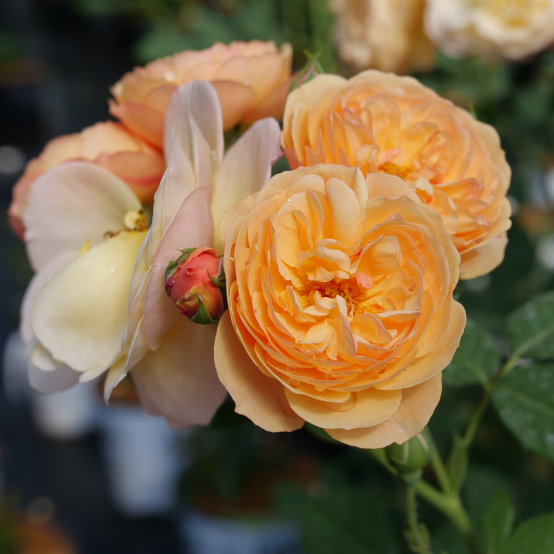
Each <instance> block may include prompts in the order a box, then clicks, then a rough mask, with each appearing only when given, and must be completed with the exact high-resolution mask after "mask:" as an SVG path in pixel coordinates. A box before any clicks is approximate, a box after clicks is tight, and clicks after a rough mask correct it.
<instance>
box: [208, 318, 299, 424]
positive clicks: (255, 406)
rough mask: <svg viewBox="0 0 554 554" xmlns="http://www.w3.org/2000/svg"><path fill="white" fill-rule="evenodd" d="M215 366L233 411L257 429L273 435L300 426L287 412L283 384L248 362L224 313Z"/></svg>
mask: <svg viewBox="0 0 554 554" xmlns="http://www.w3.org/2000/svg"><path fill="white" fill-rule="evenodd" d="M215 366H216V369H217V374H218V375H219V379H220V380H221V382H222V383H223V386H224V387H225V388H226V389H227V391H228V392H229V394H230V395H231V397H232V398H233V400H234V401H235V404H236V407H235V411H236V412H237V413H239V414H242V415H245V416H246V417H247V418H249V419H250V420H251V421H252V422H253V423H255V424H256V425H257V426H258V427H261V428H262V429H265V430H266V431H270V432H272V433H277V432H280V431H295V430H296V429H300V428H301V427H302V425H304V420H303V419H302V418H300V417H298V416H297V415H296V414H295V413H294V412H293V411H292V410H291V408H290V406H289V404H288V402H287V400H286V398H285V393H284V387H283V385H282V384H281V383H279V382H278V381H277V380H276V379H271V378H270V377H266V376H265V375H264V374H263V373H262V372H261V371H260V370H259V369H258V367H257V366H256V365H255V364H254V363H253V362H252V360H251V359H250V357H249V356H248V354H247V352H246V350H245V349H244V346H243V345H242V344H241V343H240V341H239V339H238V337H237V335H236V333H235V330H234V328H233V324H232V323H231V316H230V314H229V312H228V311H227V312H225V313H224V314H223V317H222V318H221V320H220V321H219V325H218V326H217V336H216V339H215ZM285 410H286V411H285Z"/></svg>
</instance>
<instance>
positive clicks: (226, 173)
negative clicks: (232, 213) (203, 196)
mask: <svg viewBox="0 0 554 554" xmlns="http://www.w3.org/2000/svg"><path fill="white" fill-rule="evenodd" d="M280 134H281V132H280V129H279V124H278V123H277V121H276V120H275V119H273V118H270V117H268V118H266V119H262V120H260V121H257V122H256V123H254V125H252V127H250V129H249V130H248V131H247V132H246V133H244V135H243V136H242V137H241V138H240V139H239V140H238V141H237V142H236V143H235V144H234V145H233V146H232V147H231V149H230V150H229V151H228V152H227V154H226V155H225V158H224V159H223V163H222V164H221V167H220V170H219V172H218V174H217V177H216V179H215V184H214V194H213V197H212V214H213V218H214V226H215V229H216V234H215V238H216V241H215V242H216V251H218V252H219V253H222V252H223V243H222V242H221V241H220V239H219V237H218V235H219V233H218V232H217V229H218V227H219V223H220V221H221V218H222V217H223V214H225V212H226V211H227V210H228V209H229V208H231V207H232V206H234V205H236V204H239V203H240V202H242V201H243V200H244V199H245V198H246V197H247V196H249V195H250V194H252V193H254V192H258V191H259V190H260V189H261V188H262V187H263V186H264V185H265V184H266V183H267V181H269V178H270V177H271V164H272V162H274V161H275V160H276V159H277V158H278V157H279V156H280V155H281V154H282V153H281V148H280V146H279V139H280Z"/></svg>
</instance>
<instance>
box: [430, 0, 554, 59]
mask: <svg viewBox="0 0 554 554" xmlns="http://www.w3.org/2000/svg"><path fill="white" fill-rule="evenodd" d="M425 29H426V31H427V34H428V35H429V37H430V38H431V39H432V40H433V42H435V44H437V45H438V46H440V47H441V48H442V49H443V50H444V51H445V52H447V53H448V54H451V55H453V56H463V55H471V54H473V55H480V56H483V57H486V58H492V59H510V60H520V59H522V58H524V57H526V56H529V55H531V54H535V53H536V52H539V51H540V50H543V49H544V48H546V47H548V46H549V45H551V44H552V43H553V42H554V1H553V0H523V1H521V0H520V1H517V0H516V1H514V0H488V1H473V2H468V1H467V0H448V1H445V0H427V9H426V13H425Z"/></svg>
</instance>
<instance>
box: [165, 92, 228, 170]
mask: <svg viewBox="0 0 554 554" xmlns="http://www.w3.org/2000/svg"><path fill="white" fill-rule="evenodd" d="M177 121H179V122H180V124H181V127H182V132H183V136H182V139H183V146H184V148H185V152H186V153H187V155H188V157H189V159H190V160H194V155H193V144H192V140H191V137H192V135H193V133H194V132H195V130H194V129H193V127H192V125H191V122H192V121H194V122H195V124H196V126H197V129H198V131H199V132H200V134H201V135H202V136H203V137H204V139H205V140H206V142H207V144H208V146H209V149H210V150H211V151H212V152H213V153H214V155H215V156H216V160H217V161H221V159H222V157H223V146H224V144H223V133H222V130H223V123H222V119H221V106H220V104H219V99H218V97H217V93H216V91H215V89H214V87H213V86H212V85H211V84H210V83H206V82H203V81H193V82H192V83H187V84H186V85H181V86H179V87H178V88H177V90H176V91H175V93H174V94H173V96H172V97H171V102H170V103H169V106H168V108H167V111H166V112H165V121H164V148H168V146H169V144H170V143H171V135H172V133H173V126H174V125H175V123H176V122H177ZM168 157H169V153H168V152H167V151H166V159H167V158H168Z"/></svg>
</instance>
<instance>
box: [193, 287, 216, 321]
mask: <svg viewBox="0 0 554 554" xmlns="http://www.w3.org/2000/svg"><path fill="white" fill-rule="evenodd" d="M196 298H198V310H197V311H196V313H195V314H194V317H190V318H189V321H192V322H193V323H198V324H199V325H217V324H218V322H219V319H217V320H215V319H212V317H211V316H210V314H209V313H208V310H206V306H204V302H202V298H201V297H200V295H199V294H196Z"/></svg>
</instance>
